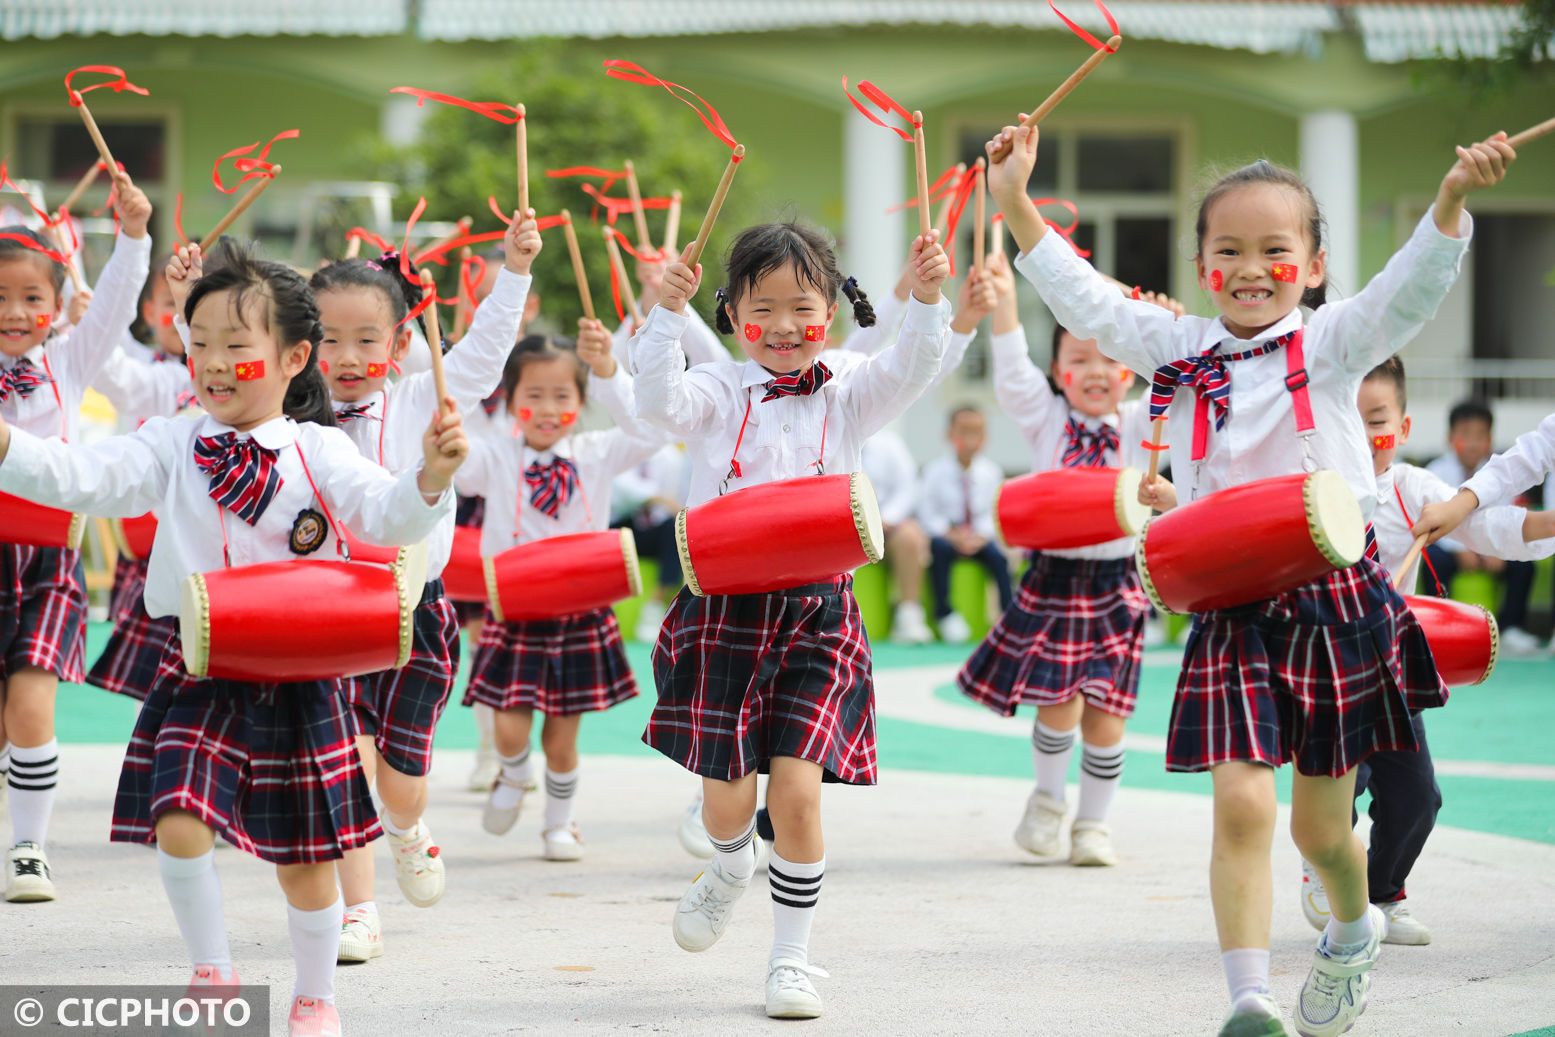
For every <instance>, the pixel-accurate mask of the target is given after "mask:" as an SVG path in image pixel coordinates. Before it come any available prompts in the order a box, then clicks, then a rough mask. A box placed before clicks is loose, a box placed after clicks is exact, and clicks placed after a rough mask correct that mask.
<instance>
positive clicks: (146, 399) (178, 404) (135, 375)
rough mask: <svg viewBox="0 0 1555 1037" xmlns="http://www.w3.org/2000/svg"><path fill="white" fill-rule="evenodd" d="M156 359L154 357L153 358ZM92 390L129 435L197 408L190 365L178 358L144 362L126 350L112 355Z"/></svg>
mask: <svg viewBox="0 0 1555 1037" xmlns="http://www.w3.org/2000/svg"><path fill="white" fill-rule="evenodd" d="M154 356H155V354H154ZM92 388H93V389H96V390H97V391H98V392H100V393H102V394H103V396H104V397H105V398H106V399H107V400H108V402H109V403H111V404H113V409H114V410H115V411H116V412H118V415H119V418H120V419H121V420H122V421H124V422H127V423H128V424H129V427H128V428H126V429H125V431H126V432H128V431H130V429H132V428H133V427H134V426H135V424H137V423H139V422H142V421H145V420H146V419H147V418H155V417H164V418H171V417H172V416H173V415H175V414H177V413H178V412H179V411H181V410H183V409H185V408H186V407H190V406H197V405H198V401H197V400H196V399H195V395H194V380H193V379H192V378H190V377H189V365H188V364H187V363H185V362H184V361H183V360H180V359H179V358H178V357H174V356H170V357H168V358H167V359H166V360H160V361H159V360H155V359H153V360H151V361H145V360H141V359H140V358H139V357H137V356H136V355H135V354H134V353H131V352H130V351H129V350H128V349H126V348H119V349H115V350H114V351H113V354H112V355H111V356H110V357H109V358H108V362H107V363H105V364H104V365H103V369H102V370H101V371H100V372H98V375H97V378H96V380H95V381H93V383H92Z"/></svg>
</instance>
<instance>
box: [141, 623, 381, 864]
mask: <svg viewBox="0 0 1555 1037" xmlns="http://www.w3.org/2000/svg"><path fill="white" fill-rule="evenodd" d="M169 810H187V811H188V812H189V813H191V814H193V815H195V816H196V817H198V818H199V819H200V820H201V821H202V822H204V823H205V824H207V825H209V826H210V827H211V828H213V829H215V830H216V831H217V832H219V833H220V834H221V836H222V838H224V839H226V840H227V841H228V842H229V843H231V844H232V845H234V846H236V847H238V848H239V849H241V850H246V851H248V852H249V853H251V854H253V855H254V856H256V857H258V858H259V859H260V860H264V861H269V862H271V863H273V864H313V863H318V862H321V861H331V860H338V859H339V858H340V856H341V855H342V854H343V853H344V852H345V851H346V850H352V849H355V848H357V847H359V846H366V845H367V844H368V843H369V842H371V841H372V840H374V839H376V838H378V836H380V835H382V834H383V829H382V827H380V825H379V824H378V817H377V813H376V810H375V808H374V807H373V800H372V794H371V793H370V792H369V791H368V788H367V779H366V777H365V776H364V775H363V773H362V764H361V759H360V757H358V756H357V752H356V742H355V739H354V737H353V734H352V726H351V718H350V716H349V714H348V712H347V707H346V702H345V696H344V695H343V694H341V691H340V684H339V682H338V681H333V680H331V681H311V682H307V683H296V684H250V683H245V682H239V681H223V680H199V679H196V678H194V677H191V676H189V674H188V673H187V672H185V670H184V660H183V655H182V653H181V652H180V650H179V642H178V638H177V637H173V638H171V639H169V640H168V642H167V645H166V647H165V649H164V652H163V660H162V667H161V669H160V670H159V671H158V672H157V679H156V683H155V684H153V685H152V688H151V693H150V694H149V695H147V696H146V702H145V705H143V706H142V707H141V710H140V716H139V717H138V718H137V719H136V721H135V730H134V732H133V733H132V734H131V735H130V744H129V749H128V750H127V751H126V752H125V754H124V767H123V769H122V770H121V771H120V772H119V791H118V795H117V796H116V797H115V799H114V804H113V827H112V831H111V834H110V838H111V839H112V840H113V841H114V842H127V843H153V842H155V841H156V819H157V818H158V817H160V816H161V815H162V814H164V813H166V812H167V811H169Z"/></svg>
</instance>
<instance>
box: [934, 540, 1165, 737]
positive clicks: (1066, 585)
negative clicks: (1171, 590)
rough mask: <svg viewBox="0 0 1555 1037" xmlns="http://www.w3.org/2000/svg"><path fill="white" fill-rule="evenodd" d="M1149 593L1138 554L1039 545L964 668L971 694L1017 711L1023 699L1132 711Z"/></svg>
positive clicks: (964, 686) (1008, 712) (962, 677)
mask: <svg viewBox="0 0 1555 1037" xmlns="http://www.w3.org/2000/svg"><path fill="white" fill-rule="evenodd" d="M1149 614H1150V599H1149V598H1147V597H1145V592H1144V588H1143V587H1141V586H1140V582H1139V570H1138V569H1137V568H1136V567H1135V566H1134V559H1133V558H1131V557H1130V558H1104V559H1083V558H1061V557H1059V556H1057V555H1050V554H1043V553H1042V552H1040V551H1034V552H1032V555H1031V566H1030V567H1029V568H1028V569H1027V570H1026V575H1024V576H1022V577H1021V581H1020V586H1019V587H1018V588H1017V589H1016V591H1015V600H1014V601H1013V602H1012V603H1011V606H1010V607H1009V608H1007V609H1005V610H1004V615H1003V616H1001V617H1000V618H999V622H998V623H996V624H995V625H994V628H993V629H992V630H990V631H989V632H988V636H987V637H986V638H984V639H983V643H982V644H980V645H978V646H977V650H976V651H974V652H973V653H972V657H971V658H970V659H968V660H967V661H966V665H965V666H963V667H962V668H961V672H960V673H959V674H957V675H956V685H957V686H958V687H959V688H960V689H961V692H962V694H964V695H966V696H967V697H968V698H970V699H972V700H973V701H975V702H981V703H982V704H983V705H985V706H987V707H988V708H989V709H991V710H993V711H994V712H995V713H1001V714H1003V715H1004V716H1013V715H1014V713H1015V707H1016V706H1018V705H1020V704H1021V703H1023V702H1025V703H1033V704H1035V705H1038V706H1055V705H1057V704H1059V703H1060V702H1068V701H1069V700H1070V699H1072V698H1074V697H1075V696H1076V695H1084V696H1085V701H1086V704H1087V705H1090V706H1095V707H1096V708H1097V709H1103V710H1106V711H1107V712H1108V713H1115V714H1117V715H1118V716H1120V717H1127V716H1132V715H1133V713H1134V700H1135V697H1136V695H1137V693H1138V691H1139V664H1140V660H1141V659H1142V658H1143V655H1144V646H1145V619H1146V617H1148V616H1149Z"/></svg>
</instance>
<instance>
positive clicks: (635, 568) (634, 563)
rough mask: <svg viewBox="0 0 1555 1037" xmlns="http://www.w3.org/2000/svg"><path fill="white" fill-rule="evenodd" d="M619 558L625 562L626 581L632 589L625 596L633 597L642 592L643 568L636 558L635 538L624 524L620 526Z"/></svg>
mask: <svg viewBox="0 0 1555 1037" xmlns="http://www.w3.org/2000/svg"><path fill="white" fill-rule="evenodd" d="M621 560H622V561H623V562H625V563H626V582H627V585H628V586H630V587H631V589H632V593H631V594H629V595H627V597H630V598H635V597H637V595H639V594H641V593H642V592H643V569H642V565H641V563H639V562H638V560H637V538H636V537H635V536H633V535H632V530H631V528H630V527H626V526H623V527H622V528H621Z"/></svg>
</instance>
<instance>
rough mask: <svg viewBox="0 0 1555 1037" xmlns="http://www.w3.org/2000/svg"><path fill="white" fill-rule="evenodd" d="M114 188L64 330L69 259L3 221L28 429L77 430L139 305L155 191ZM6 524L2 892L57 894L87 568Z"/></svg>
mask: <svg viewBox="0 0 1555 1037" xmlns="http://www.w3.org/2000/svg"><path fill="white" fill-rule="evenodd" d="M115 198H116V207H115V208H116V211H117V212H118V216H119V235H118V237H117V239H116V240H115V242H114V248H113V255H112V256H111V257H109V260H108V263H107V265H106V266H105V267H103V272H102V275H101V276H100V277H99V278H98V282H97V293H96V295H97V298H96V300H95V301H94V302H93V303H92V305H91V306H90V307H89V308H88V309H87V311H86V313H85V314H84V315H83V316H82V317H81V319H80V322H79V323H78V324H77V325H76V326H75V327H74V328H73V329H72V330H71V331H70V333H69V335H66V336H61V335H59V334H58V333H57V332H56V331H55V329H54V325H55V324H56V323H57V322H58V321H59V318H60V314H61V309H62V308H61V305H60V292H61V291H62V290H63V288H64V283H65V267H64V264H62V263H60V262H58V261H56V260H54V259H53V258H51V257H50V256H49V254H48V253H49V251H50V250H52V249H53V248H54V245H53V243H52V242H51V241H50V240H49V239H47V238H46V237H44V236H43V235H41V234H38V233H37V232H35V231H29V230H27V229H25V228H23V227H6V228H3V229H0V234H4V235H5V237H0V418H3V419H4V420H5V421H6V422H8V423H9V424H10V425H12V426H13V427H15V428H18V429H25V430H26V431H27V432H29V433H31V434H32V435H34V436H49V437H58V438H60V439H63V440H65V441H67V442H72V441H75V440H77V439H79V438H80V437H79V435H78V432H79V428H78V426H79V421H80V418H79V413H80V410H81V400H82V397H83V395H84V394H85V392H86V388H87V386H89V385H90V384H91V383H92V380H93V379H94V378H95V377H96V376H97V372H98V370H99V369H100V368H101V367H102V366H103V363H104V362H105V361H106V360H107V359H108V356H109V354H110V353H112V352H113V349H114V347H115V346H116V345H118V342H119V337H120V335H122V334H123V331H124V328H125V327H127V326H128V325H129V323H130V321H131V320H132V319H133V318H134V316H135V297H136V295H137V294H138V293H139V292H140V286H141V284H142V283H143V282H144V281H145V279H146V268H147V266H148V265H149V260H150V256H151V239H150V238H149V237H148V236H147V234H146V225H147V223H148V222H149V220H150V218H151V203H150V202H148V201H147V200H146V196H145V194H144V193H142V192H141V190H140V188H138V187H136V186H135V185H134V184H133V183H132V182H131V180H130V178H129V176H128V175H126V174H120V175H119V177H118V189H117V191H116V192H115ZM8 526H9V522H8V520H7V518H6V516H5V515H4V514H3V513H0V772H3V771H5V770H6V769H7V755H8V756H9V771H10V774H9V777H8V778H7V783H8V785H9V791H10V809H11V833H12V838H11V841H10V842H9V843H7V844H6V845H7V846H8V847H9V849H8V850H7V851H6V858H5V899H6V900H9V901H40V900H53V899H54V882H53V878H52V876H51V874H50V871H49V859H48V856H47V854H46V852H45V841H46V840H47V838H48V831H49V817H50V815H51V814H52V813H53V810H54V788H55V784H56V783H57V781H58V777H59V742H58V741H57V740H56V739H55V737H54V696H55V692H56V691H57V690H58V687H59V682H60V681H61V680H65V681H71V682H74V683H79V682H80V681H81V679H82V677H83V676H84V674H83V672H82V670H83V663H84V661H85V660H84V658H83V644H84V641H85V624H86V590H85V585H84V584H85V574H84V572H83V569H82V565H81V552H80V551H79V550H76V549H73V548H56V547H37V546H32V545H28V544H17V543H7V542H5V540H4V536H5V533H4V531H5V530H6V529H7V528H8ZM7 740H9V742H10V747H9V749H7V748H6V742H7Z"/></svg>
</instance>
